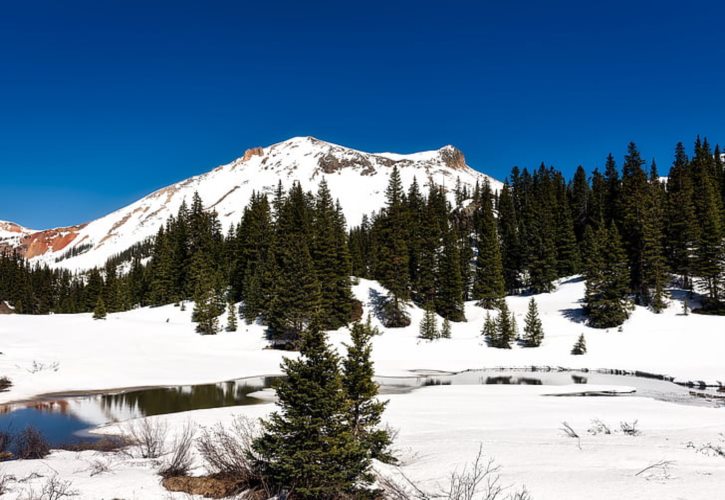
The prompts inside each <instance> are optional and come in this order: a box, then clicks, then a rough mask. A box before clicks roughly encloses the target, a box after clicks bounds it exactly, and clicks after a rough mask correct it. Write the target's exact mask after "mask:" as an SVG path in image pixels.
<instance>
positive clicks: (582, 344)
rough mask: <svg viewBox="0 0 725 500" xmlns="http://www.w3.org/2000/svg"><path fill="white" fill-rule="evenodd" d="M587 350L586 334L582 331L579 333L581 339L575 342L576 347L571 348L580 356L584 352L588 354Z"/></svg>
mask: <svg viewBox="0 0 725 500" xmlns="http://www.w3.org/2000/svg"><path fill="white" fill-rule="evenodd" d="M586 352H587V343H586V340H585V339H584V334H583V333H582V334H581V335H579V339H577V341H576V343H575V344H574V347H572V349H571V353H572V354H574V355H576V356H580V355H582V354H586Z"/></svg>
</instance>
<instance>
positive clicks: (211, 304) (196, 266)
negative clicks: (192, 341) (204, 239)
mask: <svg viewBox="0 0 725 500" xmlns="http://www.w3.org/2000/svg"><path fill="white" fill-rule="evenodd" d="M191 275H192V276H193V280H194V283H195V285H194V287H195V288H194V311H193V312H192V317H191V320H192V321H193V322H195V323H196V331H197V332H199V333H201V334H202V335H215V334H217V333H218V332H219V316H220V315H221V314H222V313H223V312H224V306H225V303H224V298H223V292H222V288H223V286H222V277H221V275H220V273H219V272H218V271H217V270H216V269H215V268H214V266H213V264H212V263H211V261H210V259H209V258H208V257H206V256H205V255H204V254H203V253H201V252H198V253H196V254H195V255H194V260H193V262H192V269H191Z"/></svg>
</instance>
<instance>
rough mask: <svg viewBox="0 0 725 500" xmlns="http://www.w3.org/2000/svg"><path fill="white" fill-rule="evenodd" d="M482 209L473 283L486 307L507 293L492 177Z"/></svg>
mask: <svg viewBox="0 0 725 500" xmlns="http://www.w3.org/2000/svg"><path fill="white" fill-rule="evenodd" d="M480 199H481V202H480V203H481V207H480V209H479V211H478V223H477V224H476V226H477V231H476V232H477V235H478V253H477V255H476V274H475V277H474V282H473V298H474V299H475V300H478V302H479V304H480V305H481V306H483V307H485V308H486V309H491V308H492V307H495V306H496V305H497V304H498V302H499V301H501V299H502V298H503V296H504V279H503V267H502V263H501V250H500V246H499V240H498V231H497V228H496V219H495V217H494V214H493V193H492V192H491V186H490V184H489V183H488V180H486V182H485V183H484V185H483V190H482V192H481V198H480Z"/></svg>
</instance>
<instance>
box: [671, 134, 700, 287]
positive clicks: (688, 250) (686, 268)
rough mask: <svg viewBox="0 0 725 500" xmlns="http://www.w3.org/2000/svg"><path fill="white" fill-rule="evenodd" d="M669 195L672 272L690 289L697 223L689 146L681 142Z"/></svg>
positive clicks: (676, 151)
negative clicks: (686, 146)
mask: <svg viewBox="0 0 725 500" xmlns="http://www.w3.org/2000/svg"><path fill="white" fill-rule="evenodd" d="M666 193H667V203H666V209H665V210H666V216H667V225H666V231H667V238H666V253H667V260H668V263H669V266H670V268H671V269H672V271H673V272H674V273H676V274H679V275H680V276H681V277H682V285H683V287H685V288H690V286H691V284H690V279H691V277H692V272H693V262H692V252H693V248H694V247H695V241H696V235H697V227H696V226H697V224H696V218H695V205H694V202H693V195H694V191H693V185H692V174H691V171H690V168H689V160H688V158H687V154H686V153H685V146H684V145H683V144H682V143H681V142H678V143H677V146H676V148H675V159H674V162H673V163H672V167H671V168H670V173H669V176H668V178H667V185H666Z"/></svg>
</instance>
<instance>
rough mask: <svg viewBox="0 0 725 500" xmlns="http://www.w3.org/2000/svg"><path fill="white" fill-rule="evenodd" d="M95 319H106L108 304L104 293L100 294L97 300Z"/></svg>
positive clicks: (94, 310) (94, 311)
mask: <svg viewBox="0 0 725 500" xmlns="http://www.w3.org/2000/svg"><path fill="white" fill-rule="evenodd" d="M93 319H106V304H105V303H104V302H103V296H102V295H99V296H98V300H97V301H96V307H95V308H94V309H93Z"/></svg>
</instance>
